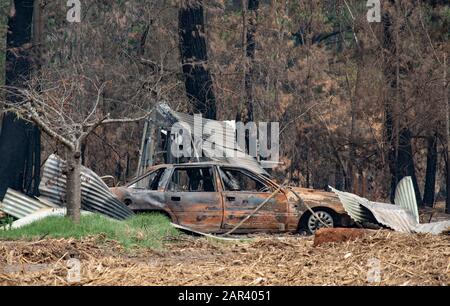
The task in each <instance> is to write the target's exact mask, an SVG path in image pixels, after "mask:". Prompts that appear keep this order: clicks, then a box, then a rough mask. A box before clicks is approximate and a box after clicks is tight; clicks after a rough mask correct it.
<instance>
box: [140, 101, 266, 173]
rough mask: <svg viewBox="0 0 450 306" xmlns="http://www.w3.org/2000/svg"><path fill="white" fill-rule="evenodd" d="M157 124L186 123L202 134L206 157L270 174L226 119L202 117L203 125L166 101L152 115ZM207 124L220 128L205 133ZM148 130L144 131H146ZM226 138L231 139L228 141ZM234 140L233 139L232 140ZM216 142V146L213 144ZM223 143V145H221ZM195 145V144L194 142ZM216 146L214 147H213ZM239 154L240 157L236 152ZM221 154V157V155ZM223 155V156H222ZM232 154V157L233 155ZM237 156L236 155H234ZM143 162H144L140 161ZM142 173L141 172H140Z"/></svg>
mask: <svg viewBox="0 0 450 306" xmlns="http://www.w3.org/2000/svg"><path fill="white" fill-rule="evenodd" d="M149 120H151V121H153V122H154V123H155V124H156V125H157V126H159V127H162V128H166V129H170V128H171V127H172V126H173V124H174V123H176V122H183V123H186V124H187V125H188V126H189V128H190V131H191V133H192V137H193V135H200V136H201V137H202V141H203V142H204V144H206V145H204V146H202V149H203V154H204V157H205V158H207V159H209V160H214V161H220V162H224V163H229V164H234V165H239V166H242V167H245V168H247V169H249V170H251V171H253V172H256V173H259V174H264V175H268V173H267V171H266V170H265V169H264V168H263V167H262V166H261V165H260V164H259V163H258V161H257V160H256V159H255V158H254V157H252V156H250V155H248V154H246V153H245V151H244V150H243V149H242V148H240V147H239V145H238V143H237V142H236V137H235V128H234V127H232V126H231V125H230V124H229V123H227V122H226V121H217V120H211V119H206V118H202V125H201V126H200V125H198V124H194V121H195V118H194V116H193V115H189V114H185V113H181V112H176V111H174V110H172V109H171V108H170V107H169V106H168V105H167V104H166V103H159V104H158V105H157V106H155V108H154V110H153V111H152V117H151V118H150V119H149ZM205 125H216V126H220V127H221V128H220V129H217V130H215V134H213V135H205V134H204V133H202V131H204V127H205ZM145 132H146V131H144V133H145ZM226 140H229V143H227V141H226ZM231 140H232V141H231ZM213 144H214V146H213ZM220 144H223V145H220ZM193 146H195V144H193ZM212 148H214V149H212ZM146 153H147V152H141V154H143V155H142V160H148V158H147V157H146V156H145V154H146ZM237 153H238V154H239V155H238V157H237V155H236V154H237ZM219 156H220V157H219ZM222 156H223V157H222ZM231 156H232V157H231ZM234 156H236V157H234ZM140 163H141V164H143V163H142V162H141V161H140ZM147 166H148V165H141V166H140V167H142V169H146V168H147ZM139 173H141V172H139Z"/></svg>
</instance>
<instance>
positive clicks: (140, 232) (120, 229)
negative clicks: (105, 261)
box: [0, 214, 179, 249]
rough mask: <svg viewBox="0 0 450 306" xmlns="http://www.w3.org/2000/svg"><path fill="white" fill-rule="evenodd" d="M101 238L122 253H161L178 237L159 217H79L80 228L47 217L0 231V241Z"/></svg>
mask: <svg viewBox="0 0 450 306" xmlns="http://www.w3.org/2000/svg"><path fill="white" fill-rule="evenodd" d="M93 235H101V236H103V237H105V238H106V239H110V240H115V241H118V242H119V243H120V244H121V245H122V246H123V247H124V248H125V249H131V248H140V247H141V248H151V249H161V248H162V247H163V242H164V240H166V239H167V238H170V237H175V236H177V235H179V231H178V230H176V229H175V228H174V227H172V226H171V225H170V220H169V219H168V218H167V217H166V216H164V215H161V214H140V215H136V216H133V217H131V218H129V219H127V220H125V221H117V220H113V219H110V218H107V217H104V216H102V215H98V214H92V215H84V216H81V220H80V223H79V224H74V223H73V222H72V221H70V220H69V219H67V218H65V217H48V218H45V219H42V220H40V221H37V222H34V223H32V224H30V225H27V226H24V227H22V228H19V229H12V230H0V239H4V240H17V239H36V238H41V237H44V236H45V237H52V238H77V239H82V238H83V237H87V236H93Z"/></svg>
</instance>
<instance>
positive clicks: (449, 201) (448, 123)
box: [443, 54, 450, 214]
mask: <svg viewBox="0 0 450 306" xmlns="http://www.w3.org/2000/svg"><path fill="white" fill-rule="evenodd" d="M447 61H448V58H447V54H444V94H443V96H444V103H445V106H446V110H445V135H446V139H447V171H446V173H447V184H446V192H447V197H446V201H445V212H446V213H447V214H450V101H449V99H448V83H447V69H448V67H447V64H448V62H447Z"/></svg>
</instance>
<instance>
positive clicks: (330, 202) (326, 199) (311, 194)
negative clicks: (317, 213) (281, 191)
mask: <svg viewBox="0 0 450 306" xmlns="http://www.w3.org/2000/svg"><path fill="white" fill-rule="evenodd" d="M291 190H292V191H294V192H295V193H297V194H298V195H299V196H300V197H301V198H302V200H303V201H304V202H305V203H306V204H307V205H308V206H310V207H318V206H321V207H329V208H331V209H333V210H334V211H336V212H337V213H345V209H344V206H343V205H342V203H341V201H340V200H339V198H338V197H337V195H336V194H334V193H333V192H328V191H324V190H317V189H311V188H301V187H288V195H287V196H288V199H289V200H290V201H297V197H296V196H295V194H294V193H293V192H292V191H291Z"/></svg>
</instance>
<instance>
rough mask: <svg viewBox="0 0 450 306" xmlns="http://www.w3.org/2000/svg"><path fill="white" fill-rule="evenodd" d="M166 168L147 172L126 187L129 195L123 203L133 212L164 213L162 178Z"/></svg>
mask: <svg viewBox="0 0 450 306" xmlns="http://www.w3.org/2000/svg"><path fill="white" fill-rule="evenodd" d="M166 171H167V169H166V168H159V169H156V170H154V171H151V172H149V173H148V174H146V175H144V176H143V177H141V178H139V179H138V180H136V181H135V182H133V183H132V184H131V185H129V186H128V189H127V190H128V192H129V194H128V195H127V196H126V197H125V198H124V199H123V201H124V203H125V204H126V205H128V207H129V208H130V209H131V210H133V211H134V212H144V211H165V212H166V213H168V214H169V215H170V212H169V211H167V210H166V207H165V204H164V202H165V197H164V186H163V184H162V183H163V182H164V180H163V177H164V176H165V175H166V174H167V173H166Z"/></svg>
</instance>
